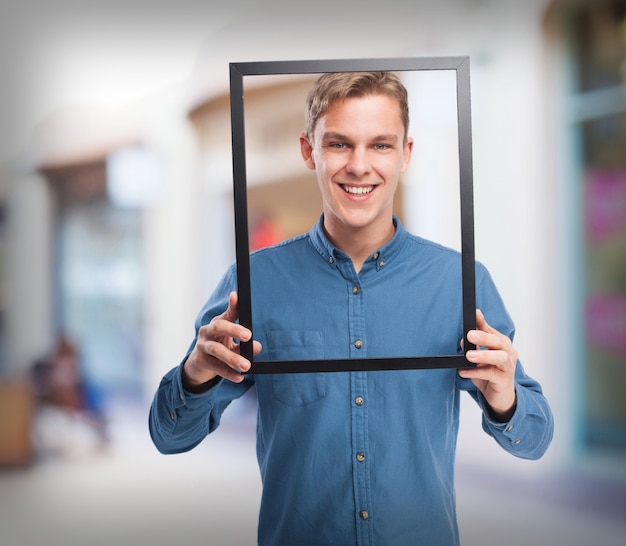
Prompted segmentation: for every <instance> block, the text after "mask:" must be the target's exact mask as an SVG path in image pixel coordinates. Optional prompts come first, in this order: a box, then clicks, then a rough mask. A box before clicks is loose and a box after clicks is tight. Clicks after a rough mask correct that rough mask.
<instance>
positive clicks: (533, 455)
mask: <svg viewBox="0 0 626 546" xmlns="http://www.w3.org/2000/svg"><path fill="white" fill-rule="evenodd" d="M476 278H477V290H476V300H477V306H478V307H479V308H480V309H481V310H482V312H483V314H484V316H485V318H486V320H487V322H488V323H489V324H490V325H491V326H493V327H494V328H495V329H496V330H498V331H499V332H501V333H503V334H505V335H507V336H508V337H509V338H510V339H511V340H513V339H514V337H515V327H514V324H513V321H512V320H511V318H510V316H509V314H508V312H507V310H506V308H505V306H504V303H503V302H502V299H501V297H500V295H499V294H498V291H497V289H496V287H495V285H494V283H493V280H492V278H491V276H490V275H489V273H488V272H487V270H486V269H485V268H484V266H482V265H480V264H478V266H477V277H476ZM458 384H459V387H460V388H461V389H462V390H466V391H467V392H468V393H469V394H470V396H472V398H474V400H476V402H477V403H478V405H479V406H480V408H481V409H482V427H483V430H484V431H485V432H486V433H487V434H489V435H490V436H491V437H493V438H494V440H495V441H496V442H497V443H498V444H499V445H500V446H501V447H502V448H503V449H504V450H505V451H507V452H509V453H511V454H512V455H514V456H516V457H520V458H523V459H533V460H534V459H539V458H540V457H542V456H543V455H544V454H545V452H546V451H547V449H548V447H549V445H550V443H551V442H552V437H553V434H554V418H553V415H552V410H551V409H550V405H549V403H548V400H547V399H546V397H545V396H544V394H543V390H542V388H541V385H540V384H539V382H537V381H536V380H535V379H533V378H532V377H530V376H529V375H527V374H526V371H525V370H524V367H523V365H522V363H521V362H520V361H519V360H518V361H517V366H516V369H515V393H516V408H515V412H514V413H513V416H512V417H511V419H510V420H509V421H508V422H507V423H500V422H497V421H494V420H493V419H491V417H490V414H489V405H488V404H487V401H486V400H485V398H484V397H483V395H482V393H481V392H480V391H479V390H478V388H477V387H476V386H475V385H474V383H473V382H472V381H471V380H470V379H462V378H459V380H458Z"/></svg>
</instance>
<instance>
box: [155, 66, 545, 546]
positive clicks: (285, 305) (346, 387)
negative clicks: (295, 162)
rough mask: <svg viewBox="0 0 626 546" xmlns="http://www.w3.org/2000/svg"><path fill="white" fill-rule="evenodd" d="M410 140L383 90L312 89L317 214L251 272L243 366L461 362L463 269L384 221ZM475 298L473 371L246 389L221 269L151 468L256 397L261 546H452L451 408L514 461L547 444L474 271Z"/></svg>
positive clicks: (179, 372)
mask: <svg viewBox="0 0 626 546" xmlns="http://www.w3.org/2000/svg"><path fill="white" fill-rule="evenodd" d="M408 125H409V117H408V107H407V95H406V90H405V88H404V87H403V85H402V84H401V83H400V81H399V79H398V78H397V76H395V75H394V74H392V73H387V72H374V73H336V74H325V75H322V76H320V78H319V79H318V80H317V81H316V83H315V84H314V86H313V88H312V89H311V91H310V93H309V96H308V98H307V106H306V126H305V130H304V132H303V133H302V135H301V137H300V148H301V153H302V157H303V159H304V162H305V164H306V165H307V167H308V168H310V169H313V170H315V171H316V173H317V179H318V183H319V187H320V191H321V195H322V200H323V214H322V216H321V218H320V221H319V223H318V224H317V225H316V226H314V227H313V229H312V230H311V231H310V232H309V233H307V234H304V235H301V236H299V237H296V238H295V239H292V240H289V241H287V242H284V243H281V244H279V245H277V246H275V247H271V248H268V249H263V250H260V251H258V252H255V253H253V255H252V256H251V271H252V274H251V291H252V295H253V306H252V309H253V323H254V325H255V329H256V331H255V337H256V338H257V339H255V341H254V343H253V347H254V353H255V354H259V355H261V357H262V358H263V359H266V360H271V359H277V360H298V359H319V358H323V359H330V358H337V359H343V358H351V357H352V358H359V357H400V356H425V355H436V354H454V353H461V352H462V347H461V341H460V340H461V339H462V337H463V324H462V299H461V284H462V283H461V267H460V255H459V253H458V252H456V251H453V250H450V249H447V248H444V247H442V246H440V245H437V244H434V243H432V242H429V241H426V240H424V239H421V238H419V237H415V236H413V235H411V234H409V233H407V232H406V231H405V230H404V229H403V227H402V225H401V224H400V222H399V220H398V219H397V218H396V217H395V216H394V214H393V209H392V203H393V195H394V192H395V190H396V187H397V184H398V180H399V177H400V175H401V173H403V172H404V171H405V170H406V168H407V166H408V164H409V161H410V158H411V151H412V148H413V141H412V139H411V138H409V137H408V136H407V131H408ZM476 298H477V304H478V306H479V307H480V309H482V312H481V311H477V313H476V319H477V329H476V330H475V331H472V332H470V333H469V335H468V337H469V339H470V341H472V342H473V343H475V344H476V345H477V347H478V348H479V349H478V350H475V351H469V352H468V354H467V359H468V360H469V361H470V362H473V363H476V364H477V367H475V368H468V369H463V370H456V369H436V370H409V371H375V372H371V371H370V372H350V373H348V372H346V373H344V372H333V373H304V374H275V375H269V374H268V375H265V374H261V375H256V376H254V375H246V374H245V372H246V371H247V370H248V369H249V362H247V361H246V360H245V359H243V358H242V357H241V356H240V355H239V353H238V350H237V342H236V340H244V341H248V340H250V338H251V332H250V331H249V330H248V329H246V328H244V327H242V326H241V325H239V324H237V322H236V321H237V317H238V314H237V294H236V272H235V267H234V266H233V267H231V269H230V270H229V271H228V272H227V273H226V275H225V276H224V277H223V279H222V281H221V282H220V284H219V285H218V286H217V288H216V290H215V292H214V293H213V295H212V296H211V298H210V299H209V301H208V302H207V303H206V304H205V306H204V308H203V309H202V311H201V312H200V314H199V316H198V318H197V320H196V333H197V335H196V338H195V339H194V341H193V343H192V344H191V346H190V348H189V351H188V354H187V355H186V356H185V358H184V359H183V362H182V363H181V364H180V365H179V366H177V367H175V368H174V369H172V370H171V371H170V372H169V373H168V374H166V375H165V377H164V378H163V381H162V382H161V385H160V386H159V388H158V390H157V392H156V394H155V398H154V401H153V404H152V408H151V415H150V430H151V434H152V438H153V441H154V443H155V445H156V446H157V448H158V449H159V450H160V451H162V452H164V453H178V452H183V451H187V450H189V449H191V448H193V447H194V446H196V445H197V444H198V443H200V442H201V441H202V440H203V438H205V436H206V435H207V434H208V433H210V432H212V431H213V430H215V428H216V427H217V426H218V424H219V420H220V416H221V414H222V412H223V411H224V409H225V408H226V406H227V405H228V404H229V403H230V402H231V401H232V400H233V399H235V398H237V397H240V396H241V395H242V394H243V393H244V392H246V390H247V389H249V388H250V387H251V386H252V385H253V384H254V385H256V392H257V398H258V415H257V419H258V427H257V431H258V433H257V454H258V462H259V466H260V471H261V477H262V483H263V495H262V501H261V510H260V516H259V527H258V540H259V543H260V544H263V545H272V546H276V545H299V546H300V545H305V544H311V545H316V546H319V545H331V544H332V545H352V544H358V545H366V544H367V545H374V544H376V545H379V544H386V545H401V546H405V545H408V544H411V545H412V544H423V545H427V546H433V545H440V544H441V545H454V544H458V543H459V536H458V529H457V523H456V509H455V493H454V480H453V473H454V458H455V448H456V438H457V431H458V424H459V396H460V392H461V391H467V392H468V393H469V394H470V395H471V396H472V397H473V398H474V399H475V400H476V401H477V402H478V404H479V405H480V407H481V408H482V410H483V428H484V430H485V431H486V432H487V433H488V434H490V435H491V436H493V438H494V439H495V440H496V442H497V443H498V444H500V445H501V446H502V447H503V448H504V449H505V450H507V451H508V452H510V453H512V454H513V455H516V456H518V457H523V458H528V459H536V458H539V457H541V456H542V455H543V453H544V452H545V451H546V449H547V447H548V445H549V443H550V441H551V438H552V427H553V421H552V415H551V412H550V408H549V406H548V403H547V402H546V400H545V398H544V396H543V394H542V390H541V387H540V386H539V384H538V383H537V382H536V381H534V380H533V379H531V378H530V377H528V376H527V375H526V373H525V372H524V370H523V368H522V365H521V364H520V362H518V358H517V353H516V351H515V349H514V348H513V346H512V343H511V339H512V337H513V332H514V327H513V324H512V322H511V320H510V318H509V316H508V314H507V312H506V310H505V307H504V305H503V303H502V301H501V299H500V297H499V295H498V292H497V290H496V288H495V286H494V284H493V282H492V280H491V278H490V276H489V274H488V272H487V271H486V269H485V268H484V267H483V266H482V265H481V264H477V266H476ZM483 313H484V315H483ZM487 319H488V320H489V323H488V322H487ZM492 325H493V326H492Z"/></svg>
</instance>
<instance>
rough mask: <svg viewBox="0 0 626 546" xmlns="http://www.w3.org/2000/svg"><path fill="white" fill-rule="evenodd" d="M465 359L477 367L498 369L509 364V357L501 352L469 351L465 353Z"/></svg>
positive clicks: (504, 352)
mask: <svg viewBox="0 0 626 546" xmlns="http://www.w3.org/2000/svg"><path fill="white" fill-rule="evenodd" d="M465 358H466V359H467V360H468V361H469V362H472V363H473V364H478V365H479V366H494V367H496V368H500V369H502V368H504V367H505V366H506V365H507V364H508V363H509V355H508V353H507V352H506V351H503V350H490V351H484V350H470V351H467V353H465Z"/></svg>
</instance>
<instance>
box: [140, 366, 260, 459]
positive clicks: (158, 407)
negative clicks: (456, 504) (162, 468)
mask: <svg viewBox="0 0 626 546" xmlns="http://www.w3.org/2000/svg"><path fill="white" fill-rule="evenodd" d="M251 385H252V380H251V379H248V378H246V379H244V381H243V382H242V383H232V382H231V381H227V380H225V379H224V380H220V381H218V382H217V384H216V385H214V386H213V387H211V388H210V389H209V390H208V391H206V392H204V393H202V394H192V393H190V392H187V391H186V390H185V389H184V388H183V385H182V364H180V365H179V366H177V367H175V368H173V369H171V370H170V371H169V372H168V373H167V374H166V375H165V376H164V377H163V379H162V380H161V383H160V384H159V387H158V389H157V391H156V393H155V395H154V399H153V401H152V405H151V407H150V413H149V430H150V437H151V438H152V442H153V443H154V445H155V446H156V448H157V449H158V450H159V451H160V452H161V453H165V454H173V453H183V452H185V451H189V450H191V449H193V448H194V447H196V446H197V445H198V444H199V443H200V442H201V441H202V440H203V439H204V438H205V437H206V436H207V435H208V434H210V433H211V432H213V431H214V430H215V429H216V428H217V427H218V426H219V423H220V419H221V416H222V413H223V412H224V410H225V409H226V408H227V407H228V405H229V404H230V403H231V402H232V400H234V399H235V398H239V397H240V396H242V395H243V394H244V393H245V392H246V391H247V390H248V389H249V388H250V387H251Z"/></svg>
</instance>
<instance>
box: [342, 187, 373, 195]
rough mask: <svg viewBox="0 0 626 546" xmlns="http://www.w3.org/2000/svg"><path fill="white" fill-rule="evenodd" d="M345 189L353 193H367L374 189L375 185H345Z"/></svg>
mask: <svg viewBox="0 0 626 546" xmlns="http://www.w3.org/2000/svg"><path fill="white" fill-rule="evenodd" d="M343 189H344V191H345V192H346V193H351V194H352V195H367V194H368V193H369V192H371V191H372V190H373V189H374V186H365V187H364V186H343Z"/></svg>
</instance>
